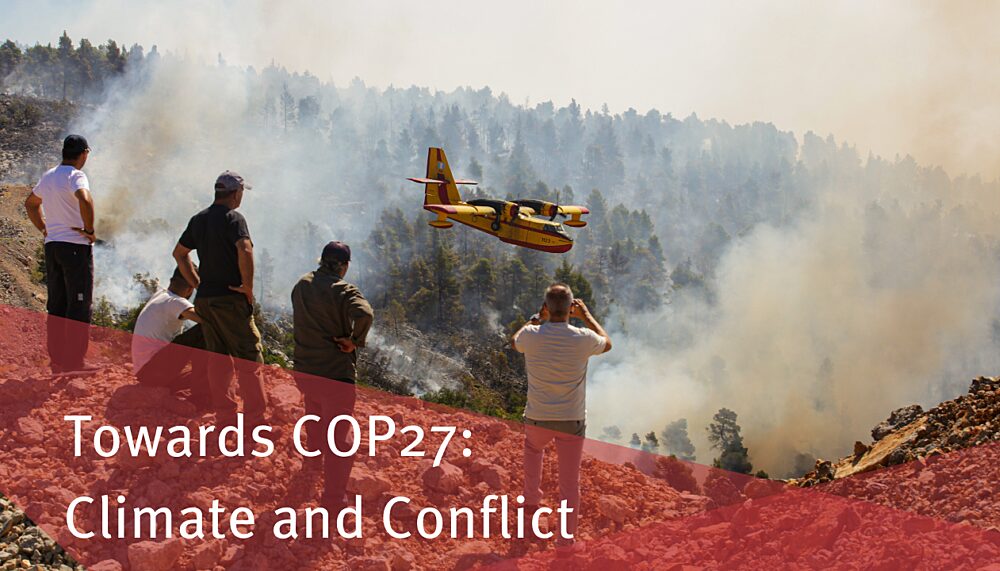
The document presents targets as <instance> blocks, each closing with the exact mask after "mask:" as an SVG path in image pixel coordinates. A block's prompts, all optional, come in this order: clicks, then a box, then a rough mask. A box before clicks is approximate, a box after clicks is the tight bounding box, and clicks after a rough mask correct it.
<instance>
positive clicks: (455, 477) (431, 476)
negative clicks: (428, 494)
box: [421, 462, 465, 494]
mask: <svg viewBox="0 0 1000 571" xmlns="http://www.w3.org/2000/svg"><path fill="white" fill-rule="evenodd" d="M421 479H422V480H423V482H424V488H425V489H426V490H428V491H432V492H439V493H443V494H454V493H455V492H457V491H458V488H459V486H461V485H462V483H463V482H464V480H465V474H463V473H462V469H461V468H459V467H458V466H455V465H454V464H449V463H448V462H441V465H440V466H436V467H435V466H430V467H429V468H427V469H426V470H424V473H423V475H422V476H421Z"/></svg>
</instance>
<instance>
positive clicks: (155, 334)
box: [132, 269, 210, 408]
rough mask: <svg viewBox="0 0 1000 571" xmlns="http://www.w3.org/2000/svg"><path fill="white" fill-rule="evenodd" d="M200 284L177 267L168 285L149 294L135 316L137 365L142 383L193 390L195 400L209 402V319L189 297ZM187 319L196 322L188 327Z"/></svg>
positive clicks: (135, 369)
mask: <svg viewBox="0 0 1000 571" xmlns="http://www.w3.org/2000/svg"><path fill="white" fill-rule="evenodd" d="M192 293H194V288H193V287H191V285H190V284H189V283H188V282H187V280H186V279H185V278H184V275H183V274H181V272H180V271H179V270H176V269H175V270H174V274H173V276H171V278H170V284H169V286H168V287H167V289H160V290H158V291H157V292H156V293H154V294H153V295H152V297H150V298H149V301H147V302H146V305H145V306H144V307H143V308H142V311H141V312H140V313H139V317H138V318H136V321H135V330H134V335H133V336H132V370H133V372H135V376H136V378H137V379H138V380H139V384H142V385H146V386H152V387H167V388H169V389H171V391H173V392H175V393H177V392H184V391H187V390H190V391H191V401H192V403H193V404H195V406H197V407H199V408H208V407H209V404H210V403H209V390H208V384H207V383H208V360H209V358H210V357H209V355H208V354H207V353H206V352H205V351H204V349H205V334H204V331H203V329H202V328H203V327H205V325H204V324H203V322H202V319H201V318H200V317H199V316H198V313H197V312H196V311H195V308H194V304H192V303H191V302H190V301H189V299H188V298H190V297H191V294H192ZM186 321H193V322H195V325H194V326H192V327H189V328H188V329H186V330H185V329H184V325H185V322H186Z"/></svg>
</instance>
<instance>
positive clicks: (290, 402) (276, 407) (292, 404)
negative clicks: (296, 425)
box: [268, 384, 304, 422]
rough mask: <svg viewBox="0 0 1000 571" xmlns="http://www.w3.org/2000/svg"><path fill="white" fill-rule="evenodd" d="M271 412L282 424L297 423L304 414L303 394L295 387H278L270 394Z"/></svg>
mask: <svg viewBox="0 0 1000 571" xmlns="http://www.w3.org/2000/svg"><path fill="white" fill-rule="evenodd" d="M268 396H269V398H270V406H271V410H273V411H274V416H275V418H276V419H278V420H279V421H281V422H295V420H297V419H298V417H299V416H301V414H302V413H303V412H304V409H303V407H302V404H301V403H302V393H300V392H299V389H298V388H296V387H295V386H293V385H284V384H282V385H277V386H275V387H274V388H272V389H271V391H270V393H269V394H268Z"/></svg>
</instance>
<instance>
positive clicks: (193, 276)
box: [174, 171, 267, 426]
mask: <svg viewBox="0 0 1000 571" xmlns="http://www.w3.org/2000/svg"><path fill="white" fill-rule="evenodd" d="M249 188H250V186H248V185H245V184H244V181H243V177H241V176H240V175H238V174H236V173H235V172H232V171H225V172H224V173H222V174H220V175H219V177H218V178H217V179H216V181H215V202H213V203H212V205H211V206H209V207H208V208H206V209H205V210H202V211H201V212H199V213H198V214H195V215H194V216H193V217H191V221H190V222H188V225H187V228H186V229H185V230H184V233H183V234H181V237H180V240H178V242H177V246H176V247H174V259H175V260H177V267H178V268H180V271H181V273H182V274H183V275H184V278H185V279H186V280H187V281H188V283H190V284H192V285H194V286H195V287H196V288H197V289H198V294H197V296H196V297H195V300H194V306H195V311H197V313H198V315H199V316H200V317H201V318H202V319H203V320H204V321H205V328H204V329H205V346H206V348H207V349H208V350H209V351H213V352H215V353H219V354H223V355H229V356H231V357H235V358H236V360H237V361H236V370H237V372H238V382H239V393H240V397H241V398H242V399H243V413H244V414H245V415H246V416H247V421H248V423H249V424H250V425H251V426H252V425H254V424H259V423H262V422H263V421H264V410H265V408H266V407H267V399H266V397H265V395H264V389H263V385H262V383H261V377H260V364H261V363H263V362H264V358H263V354H262V346H261V339H260V332H259V331H258V330H257V325H256V324H255V323H254V319H253V308H254V297H253V275H254V260H253V242H252V241H251V240H250V231H249V230H248V229H247V221H246V219H245V218H243V215H242V214H240V213H239V212H237V211H236V209H237V208H239V206H240V204H241V203H242V202H243V192H244V190H246V189H249ZM192 250H197V251H198V259H199V262H200V264H199V267H198V268H195V266H194V263H193V262H192V261H191V251H192ZM229 386H230V375H229V374H217V373H216V374H211V375H210V376H209V392H210V393H211V398H212V407H213V408H214V409H215V411H216V416H217V418H216V422H217V423H219V424H226V423H229V422H232V421H234V420H235V415H236V411H237V404H236V401H235V400H233V398H232V396H231V395H230V391H229Z"/></svg>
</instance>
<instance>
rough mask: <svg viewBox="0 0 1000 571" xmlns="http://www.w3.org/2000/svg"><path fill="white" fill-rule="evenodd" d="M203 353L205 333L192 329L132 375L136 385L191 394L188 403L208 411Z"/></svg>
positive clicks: (207, 359)
mask: <svg viewBox="0 0 1000 571" xmlns="http://www.w3.org/2000/svg"><path fill="white" fill-rule="evenodd" d="M204 349H205V332H204V330H203V329H202V326H201V325H195V326H194V327H192V328H190V329H188V330H187V331H185V332H183V333H181V334H180V335H178V336H177V337H174V339H173V340H172V341H171V342H170V343H169V344H167V345H166V346H164V347H163V348H162V349H160V350H159V351H157V352H156V354H155V355H153V358H152V359H150V360H149V361H148V362H147V363H146V364H145V365H143V366H142V368H141V369H139V372H138V373H136V374H135V376H136V378H137V379H139V384H142V385H146V386H150V387H167V388H168V389H170V390H171V391H173V392H177V391H183V390H190V391H191V401H192V402H194V403H195V404H198V405H201V406H203V407H205V408H208V406H209V404H210V403H211V397H210V396H209V395H210V392H209V389H208V387H209V385H208V383H209V376H208V365H209V356H208V354H207V353H206V352H205V351H204Z"/></svg>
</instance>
